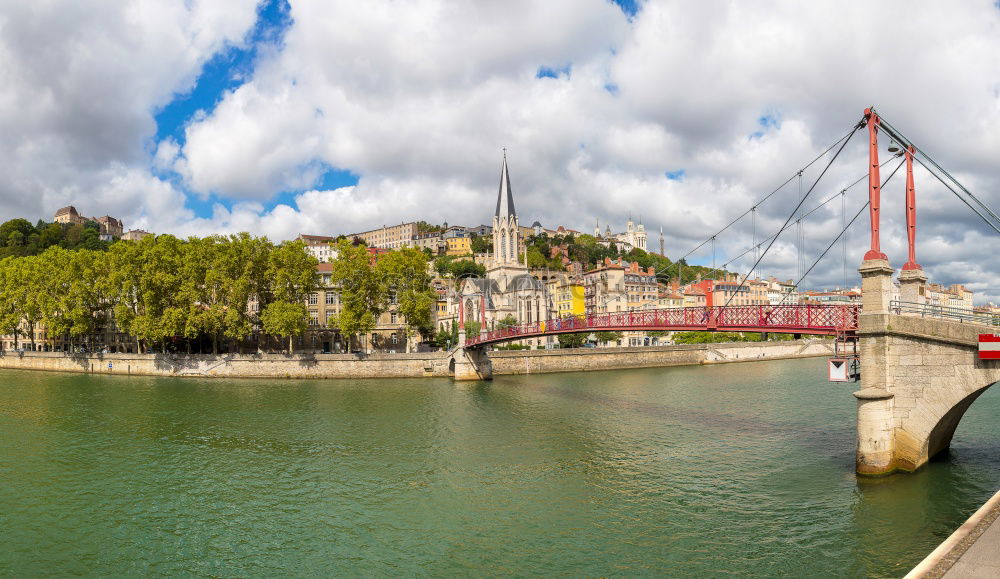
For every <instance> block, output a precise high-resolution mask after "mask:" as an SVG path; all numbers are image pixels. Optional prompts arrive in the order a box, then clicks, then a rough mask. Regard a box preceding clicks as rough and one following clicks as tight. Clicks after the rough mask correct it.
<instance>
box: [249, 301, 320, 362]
mask: <svg viewBox="0 0 1000 579" xmlns="http://www.w3.org/2000/svg"><path fill="white" fill-rule="evenodd" d="M307 315H308V312H307V311H306V306H305V304H303V303H302V302H298V303H290V302H286V301H283V300H282V301H276V302H271V303H269V304H267V306H266V307H265V308H264V310H263V311H262V312H261V314H260V321H261V325H262V327H263V329H264V331H265V332H267V333H268V334H273V335H276V336H287V337H288V353H289V355H291V353H292V348H293V344H294V338H295V336H301V335H302V333H303V332H305V331H306V329H307V328H308V322H307V321H306V316H307Z"/></svg>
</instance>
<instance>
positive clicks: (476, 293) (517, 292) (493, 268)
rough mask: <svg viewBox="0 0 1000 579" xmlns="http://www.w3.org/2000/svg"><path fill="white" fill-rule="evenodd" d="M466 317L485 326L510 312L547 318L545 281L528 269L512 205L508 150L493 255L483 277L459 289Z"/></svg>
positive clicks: (521, 318)
mask: <svg viewBox="0 0 1000 579" xmlns="http://www.w3.org/2000/svg"><path fill="white" fill-rule="evenodd" d="M459 295H460V299H461V300H462V306H463V307H462V309H463V311H464V317H465V319H466V320H471V321H475V322H479V323H480V325H481V327H482V328H483V329H484V330H491V329H494V328H496V325H497V323H498V322H499V321H500V320H502V319H504V318H506V317H507V316H512V317H513V318H514V319H515V320H517V323H519V324H521V323H533V322H538V321H542V320H546V319H548V318H549V315H550V312H551V308H552V304H551V303H550V301H551V299H550V296H547V295H546V291H545V285H544V284H543V283H542V282H541V281H539V280H537V279H535V278H534V277H533V276H532V275H531V274H530V273H529V271H528V258H527V247H526V245H525V243H524V238H523V236H522V234H521V229H520V227H519V225H518V220H517V211H516V210H515V209H514V193H513V191H512V190H511V186H510V173H509V172H508V169H507V154H506V152H504V155H503V163H502V165H501V167H500V189H499V191H498V192H497V203H496V210H495V211H494V213H493V255H492V257H491V258H490V259H489V261H488V262H487V267H486V278H485V279H476V278H470V279H466V280H464V281H463V282H462V285H461V287H460V289H459Z"/></svg>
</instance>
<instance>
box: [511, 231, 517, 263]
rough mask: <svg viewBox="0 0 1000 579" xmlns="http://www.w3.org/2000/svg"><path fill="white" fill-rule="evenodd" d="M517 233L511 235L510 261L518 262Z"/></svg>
mask: <svg viewBox="0 0 1000 579" xmlns="http://www.w3.org/2000/svg"><path fill="white" fill-rule="evenodd" d="M516 244H517V231H516V230H515V231H513V232H511V234H510V259H511V261H517V249H516Z"/></svg>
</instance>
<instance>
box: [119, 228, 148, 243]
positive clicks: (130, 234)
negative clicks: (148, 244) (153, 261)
mask: <svg viewBox="0 0 1000 579" xmlns="http://www.w3.org/2000/svg"><path fill="white" fill-rule="evenodd" d="M151 235H153V234H152V233H150V232H148V231H143V230H142V229H133V230H131V231H127V232H125V233H124V234H122V240H124V241H139V240H140V239H143V238H146V237H150V236H151Z"/></svg>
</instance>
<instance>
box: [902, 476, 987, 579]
mask: <svg viewBox="0 0 1000 579" xmlns="http://www.w3.org/2000/svg"><path fill="white" fill-rule="evenodd" d="M997 576H1000V491H997V493H996V494H995V495H993V497H992V498H990V500H988V501H986V503H984V504H983V506H982V507H980V508H979V510H977V511H976V512H975V513H974V514H973V515H972V516H971V517H969V520H967V521H966V522H965V524H963V525H962V526H961V527H959V528H958V529H956V530H955V532H954V533H952V534H951V536H950V537H948V538H947V539H945V541H944V542H943V543H941V544H940V545H939V546H938V548H937V549H934V551H933V552H931V554H930V555H928V556H927V558H926V559H924V560H923V561H921V562H920V564H919V565H917V566H916V567H914V568H913V570H912V571H910V572H909V573H908V574H907V575H906V579H918V578H919V579H937V578H938V577H948V578H956V579H957V578H963V577H997Z"/></svg>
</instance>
